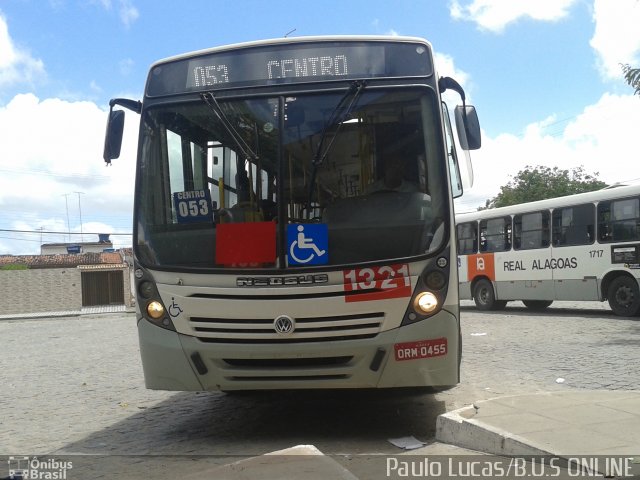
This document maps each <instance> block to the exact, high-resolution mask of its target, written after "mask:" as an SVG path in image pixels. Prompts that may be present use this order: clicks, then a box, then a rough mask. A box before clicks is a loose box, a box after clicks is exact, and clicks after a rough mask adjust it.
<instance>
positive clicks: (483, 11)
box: [449, 0, 617, 33]
mask: <svg viewBox="0 0 640 480" xmlns="http://www.w3.org/2000/svg"><path fill="white" fill-rule="evenodd" d="M616 1H617V0H616ZM576 2H577V0H473V1H472V2H471V3H470V4H467V5H462V4H461V2H460V0H453V1H452V2H451V5H450V7H449V12H450V14H451V16H452V17H453V18H454V19H456V20H467V21H471V22H475V23H476V24H477V25H478V26H479V27H480V28H481V29H483V30H489V31H491V32H494V33H501V32H502V31H503V30H504V29H505V27H506V26H507V25H509V24H510V23H513V22H515V21H517V20H519V19H521V18H527V17H528V18H531V19H533V20H539V21H546V22H554V21H558V20H560V19H562V18H564V17H565V16H567V14H568V13H569V9H570V8H571V6H572V5H573V4H574V3H576Z"/></svg>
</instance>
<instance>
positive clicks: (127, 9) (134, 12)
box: [119, 0, 140, 28]
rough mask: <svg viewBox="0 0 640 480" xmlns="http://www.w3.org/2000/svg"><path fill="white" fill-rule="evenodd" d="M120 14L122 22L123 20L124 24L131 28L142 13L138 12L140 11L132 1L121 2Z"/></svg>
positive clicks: (121, 0) (123, 0)
mask: <svg viewBox="0 0 640 480" xmlns="http://www.w3.org/2000/svg"><path fill="white" fill-rule="evenodd" d="M119 13H120V20H122V23H123V24H124V26H125V27H127V28H129V27H130V26H131V25H132V24H133V22H135V21H136V20H137V19H138V17H139V16H140V12H138V9H137V8H136V7H135V6H134V5H133V3H131V1H130V0H120V9H119Z"/></svg>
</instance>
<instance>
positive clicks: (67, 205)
mask: <svg viewBox="0 0 640 480" xmlns="http://www.w3.org/2000/svg"><path fill="white" fill-rule="evenodd" d="M69 195H71V194H70V193H63V194H62V196H63V197H64V203H65V205H66V207H67V242H70V241H71V224H70V223H69Z"/></svg>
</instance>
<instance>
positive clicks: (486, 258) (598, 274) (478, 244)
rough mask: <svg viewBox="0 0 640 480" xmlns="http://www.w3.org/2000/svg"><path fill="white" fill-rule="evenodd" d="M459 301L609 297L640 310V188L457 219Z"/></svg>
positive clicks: (488, 305)
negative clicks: (639, 285) (639, 284)
mask: <svg viewBox="0 0 640 480" xmlns="http://www.w3.org/2000/svg"><path fill="white" fill-rule="evenodd" d="M456 224H457V227H456V228H457V242H458V255H459V256H458V267H459V279H460V298H461V299H472V298H473V300H474V302H475V304H476V306H477V308H478V309H480V310H500V309H502V308H504V307H505V305H506V304H507V302H508V301H511V300H521V301H522V302H523V303H524V304H525V306H526V307H528V308H530V309H532V310H544V309H545V308H547V307H548V306H549V305H551V304H552V303H553V301H554V300H570V301H581V300H584V301H589V300H590V301H600V302H603V301H605V300H607V301H608V302H609V306H610V307H611V310H613V312H614V313H615V314H616V315H621V316H634V315H636V314H638V313H639V311H640V290H639V288H638V279H639V278H640V186H638V185H627V186H615V187H607V188H605V189H602V190H598V191H594V192H588V193H580V194H575V195H568V196H565V197H559V198H552V199H548V200H540V201H536V202H530V203H524V204H520V205H513V206H508V207H501V208H493V209H488V210H482V211H478V212H473V213H464V214H459V215H457V216H456Z"/></svg>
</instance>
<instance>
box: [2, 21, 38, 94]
mask: <svg viewBox="0 0 640 480" xmlns="http://www.w3.org/2000/svg"><path fill="white" fill-rule="evenodd" d="M44 75H45V69H44V63H43V62H42V60H39V59H36V58H33V57H32V56H31V55H30V54H29V53H28V52H26V51H24V50H22V49H20V48H18V47H16V45H15V44H14V42H13V40H12V39H11V36H10V35H9V27H8V25H7V21H6V19H5V18H4V17H3V16H2V14H1V13H0V88H2V87H6V86H9V85H15V84H20V83H27V84H31V83H34V82H35V81H36V80H39V79H42V78H43V77H44Z"/></svg>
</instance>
